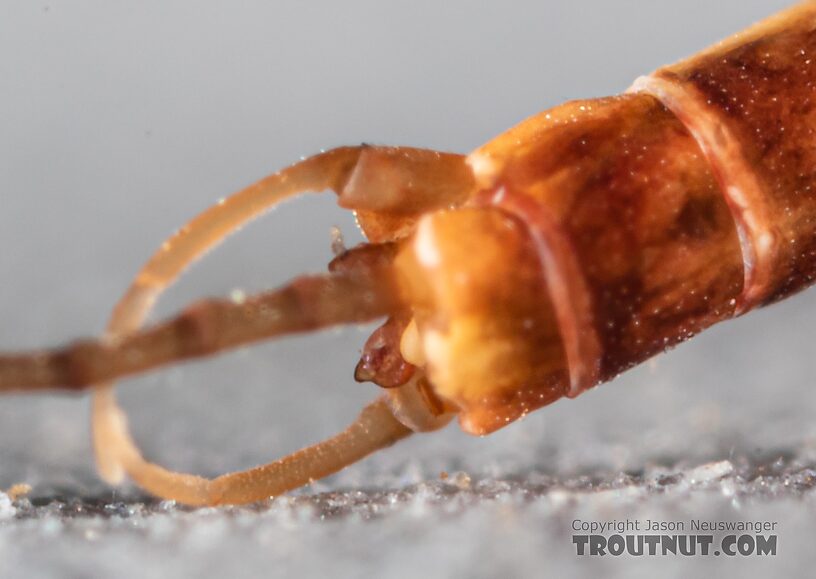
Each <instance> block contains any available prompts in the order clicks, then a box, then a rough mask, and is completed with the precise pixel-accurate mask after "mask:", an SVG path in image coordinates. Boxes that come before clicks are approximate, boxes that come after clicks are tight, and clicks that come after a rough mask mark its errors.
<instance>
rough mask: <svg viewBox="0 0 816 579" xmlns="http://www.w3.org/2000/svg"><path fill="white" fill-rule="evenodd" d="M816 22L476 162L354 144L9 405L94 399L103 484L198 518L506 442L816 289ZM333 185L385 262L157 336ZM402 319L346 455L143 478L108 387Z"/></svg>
mask: <svg viewBox="0 0 816 579" xmlns="http://www.w3.org/2000/svg"><path fill="white" fill-rule="evenodd" d="M814 58H816V2H814V1H809V2H805V3H803V4H800V5H798V6H796V7H794V8H792V9H790V10H788V11H786V12H784V13H782V14H780V15H778V16H775V17H773V18H771V19H769V20H767V21H765V22H762V23H760V24H758V25H756V26H754V27H753V28H751V29H749V30H747V31H745V32H743V33H741V34H739V35H737V36H735V37H733V38H732V39H730V40H727V41H725V42H723V43H721V44H718V45H717V46H715V47H713V48H711V49H709V50H707V51H705V52H703V53H701V54H699V55H697V56H695V57H693V58H691V59H689V60H686V61H683V62H681V63H679V64H676V65H674V66H670V67H668V68H664V69H661V70H659V71H657V72H656V73H654V74H652V75H650V76H647V77H644V78H641V79H640V80H638V81H637V82H636V83H635V85H634V87H633V88H632V90H630V91H629V93H627V94H625V95H622V96H618V97H612V98H605V99H594V100H587V101H578V102H572V103H568V104H565V105H563V106H560V107H557V108H555V109H553V110H550V111H547V112H544V113H541V114H540V115H537V116H535V117H533V118H530V119H528V120H526V121H524V122H523V123H521V124H520V125H519V126H517V127H515V128H513V129H511V130H510V131H508V132H507V133H505V134H504V135H501V136H499V137H497V138H496V139H494V140H493V141H491V142H489V143H487V144H486V145H484V146H483V147H481V148H479V149H477V150H476V151H474V152H473V153H471V154H470V155H468V156H462V155H455V154H448V153H438V152H435V151H426V150H419V149H410V148H402V147H397V148H388V147H368V146H361V147H348V148H341V149H335V150H332V151H329V152H326V153H322V154H320V155H317V156H315V157H312V158H309V159H306V160H305V161H303V162H301V163H298V164H296V165H293V166H291V167H289V168H288V169H285V170H283V171H281V172H280V173H277V174H275V175H272V176H271V177H268V178H266V179H264V180H262V181H260V182H258V183H256V184H255V185H252V186H251V187H249V188H247V189H245V190H243V191H240V192H238V193H236V194H235V195H233V196H232V197H230V198H228V199H227V200H226V201H224V202H223V203H221V204H219V205H217V206H215V207H212V208H211V209H209V210H208V211H206V212H204V213H203V214H202V215H200V216H199V217H197V218H195V219H194V220H193V221H191V222H190V223H189V224H188V225H187V226H185V227H184V228H183V229H182V230H181V231H180V232H178V233H177V234H176V235H175V236H174V237H173V238H171V239H170V240H168V241H167V242H166V243H165V244H164V245H163V246H162V248H161V250H160V251H159V252H158V253H157V254H156V255H155V256H154V257H153V258H152V259H151V260H150V261H149V262H148V264H147V265H146V266H145V267H144V269H143V270H142V271H141V272H140V273H139V275H138V276H137V278H136V280H135V281H134V283H133V285H132V286H131V288H130V289H129V290H128V292H127V294H126V295H125V297H124V298H123V299H122V301H121V302H120V303H119V304H118V306H117V307H116V309H115V311H114V314H113V317H112V319H111V322H110V325H109V327H108V332H107V334H106V336H105V337H104V338H102V339H100V340H89V341H83V342H78V343H76V344H73V345H71V346H69V347H66V348H63V349H57V350H52V351H42V352H34V353H21V354H11V355H5V356H1V357H0V390H2V391H12V390H21V391H32V390H38V389H50V388H66V389H83V388H86V387H89V386H93V397H94V400H93V427H94V441H95V448H96V454H97V459H98V463H99V468H100V471H101V473H102V476H103V477H104V478H105V479H106V480H108V481H110V482H111V483H117V482H120V481H121V480H122V479H123V478H124V477H125V476H129V477H131V478H132V479H133V480H134V481H135V482H136V483H138V484H139V485H140V486H142V487H143V488H145V489H146V490H148V491H149V492H151V493H153V494H155V495H157V496H160V497H165V498H170V499H175V500H178V501H181V502H184V503H189V504H194V505H208V504H227V503H245V502H250V501H255V500H259V499H262V498H266V497H269V496H272V495H277V494H280V493H283V492H285V491H287V490H289V489H292V488H295V487H298V486H300V485H303V484H306V483H308V482H309V481H311V480H314V479H317V478H320V477H323V476H326V475H328V474H331V473H333V472H336V471H337V470H339V469H341V468H343V467H344V466H346V465H348V464H351V463H353V462H355V461H357V460H359V459H361V458H363V457H364V456H366V455H368V454H370V453H372V452H374V451H375V450H377V449H380V448H383V447H386V446H389V445H391V444H393V443H394V442H396V441H397V440H399V439H401V438H404V437H406V436H408V435H409V434H411V433H412V432H425V431H432V430H435V429H438V428H441V427H442V426H444V425H445V424H447V423H448V422H449V421H450V420H451V419H452V418H453V417H454V416H457V417H458V419H459V423H460V425H461V426H462V428H463V429H464V430H465V431H467V432H469V433H472V434H486V433H490V432H493V431H495V430H497V429H499V428H501V427H503V426H504V425H506V424H508V423H510V422H513V421H514V420H517V419H518V418H520V417H522V416H524V415H525V414H527V413H528V412H530V411H532V410H535V409H536V408H539V407H541V406H544V405H546V404H550V403H552V402H554V401H555V400H557V399H559V398H562V397H564V396H567V397H575V396H577V395H579V394H581V393H582V392H584V391H586V390H587V389H588V388H591V387H593V386H595V385H596V384H599V383H601V382H604V381H606V380H609V379H610V378H612V377H614V376H615V375H617V374H618V373H620V372H622V371H623V370H625V369H627V368H629V367H630V366H632V365H634V364H638V363H640V362H642V361H644V360H646V359H647V358H649V357H651V356H653V355H655V354H657V353H659V352H661V351H663V350H665V349H666V348H668V347H670V346H672V345H674V344H677V343H678V342H680V341H682V340H684V339H687V338H688V337H690V336H693V335H694V334H696V333H697V332H699V331H701V330H703V329H704V328H706V327H708V326H710V325H712V324H714V323H716V322H718V321H721V320H725V319H727V318H731V317H733V316H735V315H739V314H743V313H745V312H747V311H749V310H751V309H752V308H755V307H758V306H761V305H764V304H767V303H769V302H773V301H775V300H779V299H782V298H784V297H786V296H788V295H791V294H792V293H794V292H796V291H798V290H801V289H803V288H805V287H807V286H808V285H810V284H811V282H812V280H813V277H814V274H816V134H815V133H814V131H816V62H814V60H813V59H814ZM324 189H333V190H334V191H336V192H337V194H338V196H339V203H340V205H341V206H342V207H345V208H348V209H351V210H353V211H355V212H356V215H357V217H358V221H359V223H360V226H361V228H362V229H363V231H364V233H365V234H366V235H367V237H368V240H369V242H368V243H366V244H363V245H361V246H359V247H357V248H354V249H351V250H349V251H345V252H343V253H342V254H341V255H339V256H338V257H337V258H336V259H335V260H334V261H333V262H332V263H331V264H330V267H329V270H330V272H329V273H328V274H327V275H322V276H310V277H301V278H297V279H295V280H294V281H292V282H291V283H290V284H289V285H287V286H285V287H284V288H282V289H279V290H277V291H274V292H270V293H267V294H262V295H259V296H255V297H251V298H248V299H246V300H244V301H241V303H235V302H233V301H230V300H210V301H204V302H201V303H198V304H196V305H193V306H192V307H190V308H189V309H187V310H185V311H184V312H183V313H182V314H181V315H179V316H178V317H176V318H174V319H171V320H169V321H167V322H164V323H161V324H158V325H156V326H153V327H149V328H147V329H144V330H142V329H140V326H141V324H142V321H143V320H144V319H145V316H146V315H147V313H148V312H149V311H150V309H151V308H152V306H153V304H154V303H155V301H156V299H157V298H158V297H159V295H160V294H161V292H162V291H163V290H164V289H165V288H167V286H168V285H170V284H171V283H173V281H175V279H176V278H177V277H178V276H179V275H180V274H181V273H182V271H183V270H184V269H185V268H186V267H187V266H188V265H189V264H190V263H191V262H192V261H194V260H195V259H197V258H198V257H200V256H201V255H203V254H204V253H205V252H206V251H207V250H208V249H210V248H211V247H213V246H214V245H215V244H217V243H218V242H219V241H221V240H222V239H223V238H224V237H225V236H226V235H227V234H229V233H230V232H231V231H233V230H235V229H236V228H238V227H239V226H241V225H242V224H244V223H246V222H247V221H248V220H250V219H252V218H254V217H256V216H257V215H259V214H260V213H262V212H264V211H265V210H267V209H269V208H270V207H272V206H273V205H275V204H276V203H278V202H280V201H282V200H284V199H287V198H290V197H292V196H294V195H297V194H299V193H301V192H304V191H321V190H324ZM383 317H385V318H387V320H386V322H385V324H384V325H383V326H382V327H381V328H380V329H378V330H377V331H376V332H375V333H374V335H373V336H372V337H371V338H370V339H369V341H368V342H367V344H366V346H365V348H364V351H363V356H362V359H361V361H360V363H359V364H358V366H357V370H356V377H357V379H359V380H361V381H372V382H375V383H377V384H379V385H380V386H382V387H383V388H384V389H385V390H384V394H383V395H382V396H381V397H380V398H378V399H377V400H376V401H375V402H373V403H372V404H371V405H369V406H368V407H366V408H365V409H364V410H363V411H362V413H361V415H360V416H359V418H358V419H357V421H356V422H354V423H353V424H352V425H351V426H350V427H349V428H348V429H347V430H345V431H344V432H342V433H340V434H338V435H337V436H336V437H334V438H332V439H330V440H327V441H325V442H323V443H320V444H317V445H315V446H313V447H310V448H307V449H304V450H302V451H299V452H297V453H295V454H293V455H291V456H288V457H286V458H284V459H282V460H280V461H278V462H275V463H272V464H269V465H266V466H262V467H258V468H255V469H252V470H249V471H246V472H241V473H235V474H229V475H225V476H222V477H219V478H217V479H214V480H207V479H203V478H200V477H197V476H192V475H186V474H180V473H174V472H171V471H168V470H165V469H163V468H162V467H160V466H157V465H155V464H152V463H150V462H147V461H146V460H145V459H144V458H143V457H142V455H141V453H140V452H139V450H138V449H137V448H136V446H135V444H134V442H133V440H132V438H131V437H130V434H129V432H128V429H127V423H126V420H125V418H124V416H123V414H122V412H121V410H120V409H119V407H118V406H117V404H116V401H115V398H114V395H113V391H112V382H111V381H112V380H113V379H115V378H119V377H122V376H127V375H132V374H135V373H138V372H142V371H145V370H148V369H151V368H154V367H157V366H160V365H163V364H166V363H170V362H173V361H178V360H183V359H187V358H194V357H200V356H206V355H209V354H213V353H215V352H219V351H223V350H226V349H229V348H234V347H237V346H240V345H243V344H247V343H249V342H252V341H256V340H260V339H264V338H269V337H272V336H276V335H281V334H287V333H292V332H304V331H310V330H314V329H317V328H321V327H326V326H329V325H335V324H343V323H356V322H363V321H370V320H374V319H378V318H383Z"/></svg>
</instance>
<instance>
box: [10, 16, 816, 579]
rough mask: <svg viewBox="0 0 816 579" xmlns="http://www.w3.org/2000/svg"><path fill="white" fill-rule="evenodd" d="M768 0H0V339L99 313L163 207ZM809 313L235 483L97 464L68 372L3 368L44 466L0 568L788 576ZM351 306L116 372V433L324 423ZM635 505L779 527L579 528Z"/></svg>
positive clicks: (800, 302) (258, 254)
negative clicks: (615, 551)
mask: <svg viewBox="0 0 816 579" xmlns="http://www.w3.org/2000/svg"><path fill="white" fill-rule="evenodd" d="M786 4H787V2H784V1H778V0H751V1H748V0H740V1H737V0H721V1H719V2H717V3H716V6H713V7H712V4H711V2H707V1H703V0H684V1H683V2H677V1H665V0H661V1H659V2H658V1H654V2H636V1H634V0H629V1H620V2H614V3H612V2H605V1H602V0H583V1H578V2H561V1H553V2H546V3H545V2H510V3H502V4H501V6H500V5H499V4H498V3H494V4H485V5H482V6H477V5H476V3H472V2H458V1H455V2H445V3H444V5H442V4H439V3H433V2H425V1H414V2H393V3H382V2H374V1H369V2H363V1H348V2H342V3H331V2H311V3H303V2H275V3H267V2H261V1H256V2H244V3H240V5H234V4H231V5H230V6H229V7H227V5H226V4H221V5H220V6H217V5H216V3H214V2H196V3H193V2H189V3H176V4H173V6H172V7H168V6H167V5H166V3H163V2H158V1H155V2H144V3H139V4H138V5H136V4H133V5H131V6H129V7H127V9H126V8H125V7H124V6H116V5H113V4H112V3H106V2H101V1H96V2H91V1H77V2H71V3H63V2H45V3H32V2H29V1H27V0H25V1H24V0H4V1H3V2H2V3H0V6H1V7H2V18H0V94H2V95H3V97H2V99H1V100H2V106H0V127H2V129H1V130H0V187H2V188H1V189H0V280H2V283H0V348H4V349H17V348H25V347H32V346H37V345H45V344H56V343H61V342H64V341H65V340H68V339H70V338H73V337H77V336H81V335H87V334H95V333H97V332H99V331H100V329H101V328H102V327H103V325H104V321H105V318H106V316H107V314H108V312H109V310H110V308H111V306H112V305H113V303H114V301H115V300H116V299H117V297H118V295H119V294H120V293H121V292H122V291H123V290H124V288H125V287H126V285H127V283H128V281H129V278H130V277H131V276H132V275H133V274H134V273H135V271H136V270H137V268H138V267H139V265H140V264H141V262H142V261H144V259H146V258H147V257H148V255H149V254H150V253H151V252H152V250H153V249H154V248H156V247H157V246H158V245H159V243H160V242H161V240H162V239H163V238H164V237H166V235H167V234H169V233H170V232H172V231H173V230H174V229H175V228H176V227H178V226H179V225H180V224H181V223H182V222H183V221H184V220H185V219H186V218H189V217H190V216H192V215H193V214H195V213H196V212H197V211H199V210H201V209H202V208H204V207H205V206H207V205H208V204H210V203H212V202H213V201H215V200H216V199H218V198H219V197H221V196H223V195H224V194H226V193H228V192H230V191H232V190H235V189H236V188H238V187H239V186H241V185H243V184H245V183H247V182H249V181H251V180H253V179H255V178H257V177H259V176H261V175H264V174H266V173H268V172H270V171H272V170H274V169H276V168H278V167H281V166H283V165H286V164H288V163H289V162H291V161H293V160H295V159H297V158H298V157H299V156H300V155H306V154H309V153H313V152H315V151H317V150H319V149H321V148H326V147H331V146H334V145H339V144H346V143H358V142H362V141H366V142H378V143H379V142H382V143H390V144H406V145H416V146H428V147H436V148H440V149H446V150H456V151H467V150H469V149H471V148H473V147H475V146H476V145H478V144H480V143H481V142H482V141H484V140H486V139H488V138H490V136H491V135H493V134H496V133H498V132H500V131H501V130H503V129H504V128H506V127H508V126H510V125H511V124H513V123H514V122H516V121H518V120H520V119H521V118H523V117H525V116H527V115H529V114H532V113H534V112H536V111H538V110H540V109H543V108H545V107H548V106H552V105H555V104H557V103H558V102H561V101H564V100H567V99H569V98H578V97H586V96H597V95H603V94H610V93H615V92H620V91H621V90H623V89H625V88H626V87H627V86H628V84H629V83H630V82H631V80H632V79H634V78H635V77H636V76H638V75H639V74H642V73H644V72H647V71H649V70H651V69H653V68H655V67H657V66H658V65H660V64H663V63H665V62H669V61H672V60H676V59H678V58H680V57H682V56H684V55H687V54H690V53H692V52H694V51H696V50H697V49H700V48H702V47H704V46H705V45H706V44H708V43H710V42H712V41H714V40H716V39H718V38H720V37H723V36H725V35H726V34H728V33H730V32H734V31H736V30H738V29H740V28H742V27H744V26H745V25H747V24H748V23H750V22H752V21H754V20H756V19H758V18H760V17H761V16H763V15H766V14H769V13H771V12H773V11H774V10H776V9H779V8H781V7H783V6H785V5H786ZM335 224H337V225H339V226H341V227H342V228H343V230H344V232H345V233H346V236H347V239H349V240H350V241H353V240H354V239H355V237H354V228H353V221H352V219H351V217H350V216H348V215H346V214H344V213H342V212H341V211H340V210H338V209H336V208H335V207H334V206H333V204H332V201H331V199H330V197H329V196H326V195H323V196H315V197H311V198H307V199H304V200H302V201H299V202H297V203H295V204H288V205H286V206H285V207H283V208H281V209H280V210H279V211H276V212H274V213H273V214H272V215H270V216H268V217H266V218H265V219H263V220H262V221H260V222H259V223H256V224H254V225H253V226H252V227H249V228H248V229H247V230H246V231H244V232H242V234H241V235H240V236H238V237H236V238H234V239H232V240H231V241H230V242H229V243H228V244H227V245H226V246H224V247H223V248H221V249H219V250H218V251H216V252H214V253H213V254H212V255H211V256H210V257H209V259H208V261H206V262H204V263H202V264H200V265H199V266H198V267H197V268H195V269H194V270H193V271H192V272H191V273H190V275H188V276H187V277H186V278H184V280H183V281H182V283H181V284H180V285H179V286H178V287H177V288H174V289H173V290H172V291H171V292H170V293H169V294H168V296H167V299H166V300H165V301H164V302H162V304H161V306H160V313H161V314H167V313H169V312H171V311H173V310H174V309H176V308H177V307H179V306H180V305H182V304H184V303H186V302H188V301H190V300H191V299H193V298H195V297H200V296H204V295H220V294H225V293H228V292H229V291H230V290H231V289H233V288H236V287H240V288H243V289H245V290H247V291H252V290H258V289H261V288H266V287H269V286H273V285H276V284H278V283H280V282H281V281H282V280H284V279H286V278H287V277H289V276H291V275H292V274H294V273H295V272H298V271H305V270H310V271H316V270H318V269H320V268H321V266H322V264H323V263H325V261H326V260H327V259H328V258H329V256H330V251H329V229H330V227H331V226H332V225H335ZM814 327H816V294H814V293H813V292H809V293H805V294H802V295H800V296H798V297H795V298H793V299H791V300H789V301H787V302H785V303H783V304H779V305H777V306H774V307H771V308H769V309H767V310H764V311H761V312H756V313H753V314H751V315H750V316H747V317H745V318H742V319H740V320H737V321H734V322H730V323H727V324H723V325H721V326H719V327H717V328H714V329H712V330H710V331H708V332H706V333H705V334H703V335H701V336H699V337H697V338H695V339H694V340H693V341H692V342H690V343H688V344H685V345H683V346H682V347H680V348H678V349H677V350H675V351H673V352H671V353H669V354H667V355H664V356H661V357H660V358H658V359H657V360H656V361H654V362H653V363H650V364H647V365H644V366H642V367H640V368H637V369H635V370H634V371H632V372H630V373H628V374H627V375H625V376H623V377H621V378H620V379H619V380H617V381H616V382H615V383H613V384H610V385H606V386H604V387H602V388H599V389H597V390H595V391H593V392H591V393H589V394H587V395H585V396H583V397H581V398H579V399H577V400H575V401H564V402H560V403H557V404H555V405H553V406H552V407H549V408H547V409H544V410H542V411H539V412H537V413H535V414H533V415H532V416H530V417H529V418H528V419H526V420H525V421H524V422H522V423H519V424H516V425H513V426H511V427H510V428H507V429H506V430H504V431H502V432H500V433H497V434H495V435H493V436H490V437H488V438H485V439H474V438H470V437H468V436H466V435H464V434H462V433H460V432H459V431H458V430H457V429H456V427H455V426H454V427H450V428H448V429H447V430H445V431H444V432H442V433H439V434H435V435H425V436H417V437H414V438H413V439H411V440H409V441H407V442H405V443H401V444H399V445H397V446H396V447H394V448H393V449H390V450H388V451H386V452H384V453H382V454H380V455H378V456H376V457H374V458H372V459H370V460H368V461H366V462H364V463H361V464H359V465H357V466H355V467H354V468H352V469H349V470H347V471H344V472H343V473H341V474H340V475H338V476H335V477H333V478H331V479H329V480H327V481H323V482H320V483H317V484H315V485H314V486H313V487H311V488H308V489H303V490H302V491H299V492H298V493H295V494H293V495H292V496H288V497H282V498H279V499H277V500H275V501H273V502H271V503H269V504H262V505H257V506H253V507H249V508H242V509H222V510H211V509H205V510H198V511H191V510H189V509H184V508H177V507H174V506H173V505H169V504H165V503H157V502H155V501H151V500H149V499H146V497H144V496H141V495H140V494H139V493H138V492H137V491H136V490H135V489H133V488H132V487H126V488H124V489H119V490H117V491H116V492H112V490H111V489H109V488H108V487H106V486H105V485H104V484H102V483H101V482H99V481H98V479H97V478H96V475H95V473H94V470H93V464H92V456H91V451H90V445H89V434H88V425H87V423H88V416H87V413H88V409H87V400H86V399H84V398H59V397H55V398H48V397H24V396H14V397H7V398H4V399H2V400H0V488H8V487H9V486H10V485H12V484H14V483H18V482H26V483H30V484H32V485H33V487H34V490H33V492H32V494H31V495H30V499H24V500H22V501H18V502H16V503H14V504H11V503H10V502H8V501H6V500H5V498H4V495H0V577H27V578H36V577H77V578H85V577H110V576H113V575H115V576H117V577H159V576H168V577H169V576H195V577H224V576H229V577H243V576H246V577H253V576H270V575H271V576H278V575H281V576H304V577H311V576H315V577H318V576H320V577H322V576H327V575H331V576H349V577H372V576H377V577H406V576H411V577H414V576H417V577H467V578H471V577H496V576H507V577H513V576H544V575H545V574H555V575H565V574H567V573H568V572H571V573H572V574H575V575H583V576H599V575H604V576H610V577H633V576H634V577H637V576H654V575H656V574H659V575H660V576H668V577H672V576H688V575H690V574H693V573H700V574H706V575H710V574H713V573H717V574H718V576H721V577H745V576H752V575H753V576H767V575H768V574H769V573H776V574H780V576H792V575H794V574H799V575H802V574H805V573H806V571H807V570H808V569H810V568H811V567H812V566H813V564H814V563H815V562H816V561H815V560H816V554H815V553H814V550H813V549H812V547H811V544H812V542H813V537H814V533H815V532H816V522H814V520H815V519H816V490H814V485H816V478H814V477H816V420H814V415H815V414H816V413H815V412H814V410H816V396H814V395H813V393H812V390H813V382H814V378H813V376H814V364H813V352H814V347H813V342H814V336H815V335H816V332H814V330H813V328H814ZM364 331H365V329H364V328H363V329H358V328H350V329H347V330H345V331H343V332H327V333H323V334H320V335H317V336H313V337H310V338H297V339H292V340H287V341H285V342H279V343H273V344H266V345H263V346H259V347H256V348H251V349H247V350H244V351H241V352H237V353H234V354H230V355H228V356H224V357H221V358H218V359H216V360H212V361H208V362H206V363H202V364H189V365H185V366H183V367H178V368H174V369H172V370H168V371H164V372H158V373H154V374H150V375H148V376H146V377H143V378H140V379H138V380H133V381H130V382H129V383H128V384H127V385H125V386H123V387H122V388H121V391H122V395H123V399H124V400H125V403H126V405H127V407H128V409H129V410H131V412H132V422H133V427H134V431H135V433H136V436H137V438H138V440H139V441H140V443H141V444H142V445H143V446H144V448H145V449H146V452H147V454H148V455H149V456H150V457H152V458H155V459H157V460H160V461H162V462H163V463H165V464H169V465H171V466H174V467H178V468H185V469H189V470H192V471H195V472H199V473H202V474H208V475H212V474H218V473H220V472H223V471H225V470H230V469H236V468H244V467H248V466H250V465H253V464H256V463H258V462H263V461H266V460H269V459H271V458H274V457H277V456H279V455H281V454H283V453H286V452H289V451H291V450H293V449H295V448H296V447H298V446H301V445H303V444H305V443H308V442H313V441H316V440H319V439H321V438H323V437H325V436H327V435H329V434H332V433H333V432H335V431H336V430H337V429H338V428H340V427H342V425H344V424H345V423H346V422H348V421H349V420H350V419H351V418H352V417H353V416H354V415H355V413H356V410H357V409H358V408H359V407H360V406H361V405H362V404H363V403H364V402H365V401H366V400H368V399H370V398H371V397H372V396H373V393H374V387H373V386H371V385H358V384H355V383H354V382H353V380H352V379H351V371H352V369H353V364H354V362H355V361H356V355H357V352H358V350H359V348H360V346H361V345H362V343H363V341H364V338H365V333H364ZM724 461H727V462H724ZM443 470H444V471H447V472H450V473H452V477H451V478H449V479H448V480H447V481H441V480H439V473H440V472H441V471H443ZM457 472H464V473H467V474H468V475H469V477H470V484H469V485H468V484H466V478H465V477H464V476H463V475H460V476H458V477H457V476H453V473H457ZM714 475H716V476H714ZM719 475H722V476H719ZM457 482H458V484H457ZM627 517H628V518H632V519H637V518H639V519H645V518H658V519H666V520H689V519H691V518H705V519H708V520H724V521H728V520H769V521H776V522H778V536H779V553H778V555H777V556H776V557H773V558H755V557H749V558H713V557H709V558H703V557H688V558H687V557H643V558H638V559H635V558H610V557H605V558H578V557H576V555H575V549H574V547H573V545H572V539H571V535H572V531H571V529H570V526H571V523H572V521H573V520H574V519H576V518H581V519H597V520H608V519H614V518H617V519H621V518H627Z"/></svg>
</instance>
